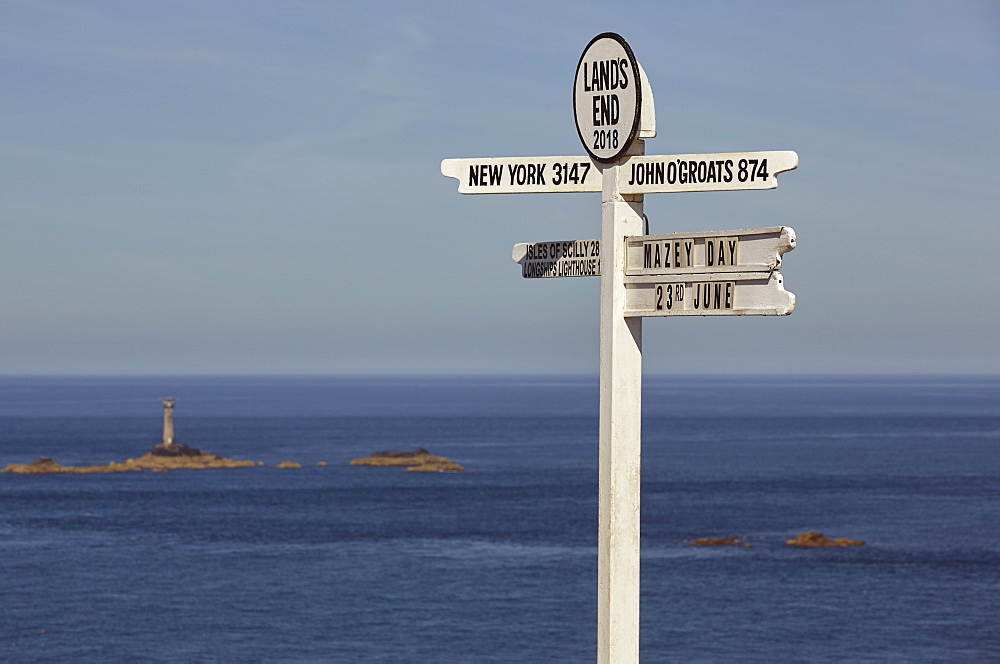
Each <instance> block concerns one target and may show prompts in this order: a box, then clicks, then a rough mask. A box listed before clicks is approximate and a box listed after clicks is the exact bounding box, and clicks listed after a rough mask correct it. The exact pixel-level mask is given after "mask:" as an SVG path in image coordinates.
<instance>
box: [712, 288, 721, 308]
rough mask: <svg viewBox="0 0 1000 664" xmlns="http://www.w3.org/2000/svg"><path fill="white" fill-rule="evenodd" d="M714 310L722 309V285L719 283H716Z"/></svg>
mask: <svg viewBox="0 0 1000 664" xmlns="http://www.w3.org/2000/svg"><path fill="white" fill-rule="evenodd" d="M712 308H713V309H721V308H722V284H721V283H719V282H715V306H714V307H712Z"/></svg>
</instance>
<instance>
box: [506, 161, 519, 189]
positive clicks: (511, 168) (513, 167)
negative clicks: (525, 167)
mask: <svg viewBox="0 0 1000 664" xmlns="http://www.w3.org/2000/svg"><path fill="white" fill-rule="evenodd" d="M516 170H517V166H516V165H515V164H507V173H508V175H510V183H511V184H514V171H516Z"/></svg>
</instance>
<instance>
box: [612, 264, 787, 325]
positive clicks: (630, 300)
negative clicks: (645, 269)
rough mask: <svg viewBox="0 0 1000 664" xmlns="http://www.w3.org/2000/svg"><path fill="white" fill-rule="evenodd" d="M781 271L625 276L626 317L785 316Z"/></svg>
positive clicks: (784, 291)
mask: <svg viewBox="0 0 1000 664" xmlns="http://www.w3.org/2000/svg"><path fill="white" fill-rule="evenodd" d="M783 283H784V279H783V278H782V276H781V273H780V272H744V273H736V274H731V275H729V274H696V275H688V276H686V277H685V276H681V275H678V276H672V277H664V276H653V277H626V282H625V316H787V315H788V314H790V313H792V310H793V309H795V295H793V294H792V293H789V292H788V291H786V290H785V288H784V286H783Z"/></svg>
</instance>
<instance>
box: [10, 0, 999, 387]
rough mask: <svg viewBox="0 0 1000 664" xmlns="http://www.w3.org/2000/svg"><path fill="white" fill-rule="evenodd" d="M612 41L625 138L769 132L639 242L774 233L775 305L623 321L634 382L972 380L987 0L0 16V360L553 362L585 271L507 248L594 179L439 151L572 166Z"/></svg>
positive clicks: (990, 348)
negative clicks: (522, 256)
mask: <svg viewBox="0 0 1000 664" xmlns="http://www.w3.org/2000/svg"><path fill="white" fill-rule="evenodd" d="M605 31H614V32H618V33H620V34H621V35H623V36H624V37H625V39H626V40H628V42H629V43H630V45H631V46H632V48H633V50H634V52H635V54H636V57H637V58H638V60H639V61H640V62H641V63H642V65H643V67H644V69H645V70H646V73H647V75H648V77H649V79H650V83H651V86H652V89H653V93H654V96H655V99H656V109H657V127H658V130H659V135H658V137H657V138H655V139H650V140H649V141H647V145H646V152H647V154H677V153H698V152H734V151H748V150H795V151H797V152H798V154H799V158H800V165H799V168H798V169H797V170H795V171H792V172H789V173H785V174H783V175H782V176H780V178H779V181H780V186H779V188H778V189H777V190H773V191H748V192H724V193H689V194H658V195H648V196H647V197H646V202H645V209H646V213H647V215H648V216H649V218H650V224H651V230H652V232H655V233H667V232H675V231H699V230H710V229H716V230H725V229H732V228H747V227H751V228H752V227H760V226H775V225H789V226H792V227H793V228H794V229H795V231H796V233H797V236H798V247H797V248H796V249H795V251H793V252H792V253H790V254H787V255H786V256H785V261H784V266H783V268H782V274H783V275H784V277H785V285H786V287H787V288H788V289H789V290H790V291H792V292H793V293H795V294H796V298H797V305H796V310H795V313H794V314H792V315H791V316H789V317H780V318H771V317H755V318H749V317H748V318H735V319H729V318H722V317H720V318H683V319H646V320H645V322H644V355H643V360H644V368H645V370H646V371H648V372H656V373H671V372H678V373H731V372H736V373H744V372H750V373H758V372H761V373H814V372H868V373H883V372H917V373H924V372H987V373H995V372H997V371H1000V350H998V341H997V339H998V336H1000V335H998V330H1000V306H998V301H1000V287H998V285H997V284H998V279H997V277H996V269H995V268H996V266H997V261H996V258H995V257H996V254H997V252H998V250H1000V230H998V225H1000V223H998V222H1000V214H998V212H1000V186H998V179H1000V166H998V160H1000V130H998V122H997V117H998V112H997V109H998V108H1000V83H998V81H1000V77H998V72H1000V5H998V4H996V3H993V2H986V1H983V2H838V3H814V2H809V3H806V2H773V3H767V2H758V3H740V2H733V3H727V2H715V3H713V2H706V3H673V4H672V3H661V2H652V3H627V2H624V3H613V4H612V3H587V2H551V3H538V2H506V3H475V2H425V3H420V2H417V3H411V2H366V3H349V4H348V3H336V2H312V1H306V0H303V1H295V0H292V1H289V2H281V3H277V2H228V1H225V0H223V1H217V2H211V3H205V2H200V1H199V2H186V1H179V2H170V3H166V2H152V3H136V2H131V1H124V0H123V1H121V2H110V1H101V0H97V1H91V2H51V1H34V0H7V1H5V2H0V55H2V60H0V72H2V81H3V87H4V102H3V105H2V107H0V109H2V110H0V114H2V115H0V117H2V118H3V122H2V123H0V157H2V158H0V374H78V373H84V374H120V373H177V374H188V373H250V374H261V373H480V372H485V373H492V372H515V373H585V374H596V372H597V369H598V319H599V311H598V309H599V302H598V298H599V292H598V291H599V283H598V280H597V279H591V278H581V279H549V280H524V279H521V278H520V275H519V271H518V267H517V265H516V264H514V263H513V262H512V261H511V259H510V250H511V246H512V245H513V244H514V243H516V242H530V241H544V240H563V239H589V238H594V237H598V236H599V234H600V196H599V194H560V195H516V196H462V195H459V194H458V193H457V191H456V184H457V183H456V182H455V181H454V180H451V179H447V178H444V177H442V176H441V175H440V172H439V164H440V161H441V160H442V159H444V158H450V157H492V156H530V155H558V154H566V155H574V154H583V148H582V146H581V145H580V143H579V139H578V138H577V135H576V130H575V128H574V123H573V115H572V97H571V92H572V80H573V73H574V69H575V67H576V63H577V60H578V59H579V56H580V53H581V52H582V50H583V48H584V46H586V44H587V42H588V41H589V40H590V38H591V37H593V36H594V35H596V34H598V33H600V32H605Z"/></svg>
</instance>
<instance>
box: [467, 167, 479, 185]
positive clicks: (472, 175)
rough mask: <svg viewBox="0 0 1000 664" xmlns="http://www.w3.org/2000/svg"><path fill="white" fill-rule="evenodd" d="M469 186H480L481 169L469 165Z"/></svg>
mask: <svg viewBox="0 0 1000 664" xmlns="http://www.w3.org/2000/svg"><path fill="white" fill-rule="evenodd" d="M469 186H470V187H478V186H479V169H478V168H476V167H475V166H469Z"/></svg>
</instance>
